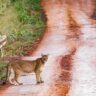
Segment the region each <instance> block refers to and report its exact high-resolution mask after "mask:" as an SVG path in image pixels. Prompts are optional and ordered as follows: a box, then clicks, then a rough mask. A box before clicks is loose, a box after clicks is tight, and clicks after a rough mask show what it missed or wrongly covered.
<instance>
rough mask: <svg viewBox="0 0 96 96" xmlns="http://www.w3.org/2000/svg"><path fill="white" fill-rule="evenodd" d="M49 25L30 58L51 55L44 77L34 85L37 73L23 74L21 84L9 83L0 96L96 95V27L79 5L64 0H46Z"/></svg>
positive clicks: (28, 58) (44, 7) (45, 5)
mask: <svg viewBox="0 0 96 96" xmlns="http://www.w3.org/2000/svg"><path fill="white" fill-rule="evenodd" d="M42 6H43V9H44V10H45V13H46V16H47V19H48V21H47V28H46V30H45V31H46V32H45V35H44V37H43V39H42V40H41V43H40V44H39V45H38V47H37V49H36V50H35V51H34V52H33V54H32V55H31V56H30V57H23V58H22V59H24V60H25V59H27V60H32V59H34V58H38V57H40V56H41V54H49V58H48V61H47V62H46V65H45V68H44V71H43V74H42V76H43V79H44V81H45V82H44V84H40V85H35V77H34V75H29V76H26V77H21V78H20V81H21V82H23V83H24V85H22V86H10V87H8V88H6V90H3V89H2V88H1V90H2V91H0V93H1V94H2V95H0V96H15V95H16V96H96V72H95V70H96V65H95V64H96V61H95V60H96V58H95V57H96V53H95V51H96V48H95V47H96V45H95V42H96V26H95V25H92V21H91V20H90V19H89V18H88V17H87V16H86V14H84V12H83V11H81V10H80V9H79V8H73V9H72V7H70V6H68V5H67V4H66V2H65V1H64V0H48V1H46V0H43V1H42Z"/></svg>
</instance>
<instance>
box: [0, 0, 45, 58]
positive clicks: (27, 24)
mask: <svg viewBox="0 0 96 96" xmlns="http://www.w3.org/2000/svg"><path fill="white" fill-rule="evenodd" d="M1 1H2V0H1ZM4 4H5V5H6V7H5V9H4V8H3V9H2V10H3V11H2V15H0V18H1V19H0V21H1V24H0V29H1V30H0V34H6V35H7V40H8V41H7V44H6V46H5V47H4V54H5V56H13V55H23V56H24V55H27V51H25V48H26V49H27V48H28V49H30V48H31V47H32V45H34V43H35V42H36V40H37V39H39V38H40V37H41V36H42V35H43V32H44V28H45V25H44V22H43V21H42V19H41V11H42V8H41V6H40V0H7V2H6V0H4V1H3V2H2V4H1V5H4Z"/></svg>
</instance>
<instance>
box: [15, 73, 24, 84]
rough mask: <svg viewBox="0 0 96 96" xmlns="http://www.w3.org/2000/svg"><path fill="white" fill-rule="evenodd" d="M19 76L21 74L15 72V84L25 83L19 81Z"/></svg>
mask: <svg viewBox="0 0 96 96" xmlns="http://www.w3.org/2000/svg"><path fill="white" fill-rule="evenodd" d="M19 76H20V75H19V74H18V73H16V72H15V81H16V83H15V85H23V83H20V82H19V81H18V77H19Z"/></svg>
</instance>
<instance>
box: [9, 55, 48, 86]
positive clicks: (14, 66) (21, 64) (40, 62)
mask: <svg viewBox="0 0 96 96" xmlns="http://www.w3.org/2000/svg"><path fill="white" fill-rule="evenodd" d="M47 59H48V55H42V57H41V58H38V59H36V60H33V61H23V60H16V61H14V62H11V63H10V64H9V76H8V78H9V82H10V83H11V84H14V85H21V84H22V83H19V82H18V77H19V76H20V75H22V74H24V73H32V72H35V75H36V81H37V83H43V81H42V78H41V72H42V70H43V67H44V64H45V62H46V61H47ZM13 78H14V80H13Z"/></svg>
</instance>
